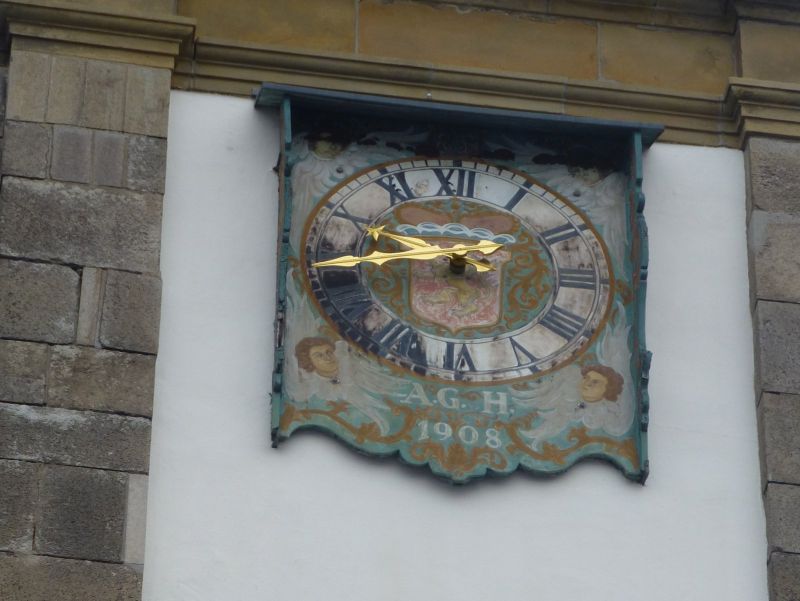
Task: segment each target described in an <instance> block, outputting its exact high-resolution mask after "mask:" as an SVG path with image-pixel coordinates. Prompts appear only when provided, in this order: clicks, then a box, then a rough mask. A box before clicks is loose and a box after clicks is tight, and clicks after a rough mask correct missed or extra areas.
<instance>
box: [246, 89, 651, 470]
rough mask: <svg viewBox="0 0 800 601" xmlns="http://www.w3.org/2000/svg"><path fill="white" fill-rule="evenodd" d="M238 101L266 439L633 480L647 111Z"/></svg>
mask: <svg viewBox="0 0 800 601" xmlns="http://www.w3.org/2000/svg"><path fill="white" fill-rule="evenodd" d="M257 106H279V107H280V108H281V112H282V128H283V131H282V149H281V161H280V165H279V167H280V178H281V179H280V181H281V210H280V219H279V221H280V223H279V227H280V236H279V241H280V242H279V248H278V257H279V267H278V278H279V281H278V286H277V290H278V293H277V318H276V337H275V340H276V352H275V369H274V378H273V393H272V433H273V444H274V445H275V446H277V444H278V443H279V442H280V441H282V440H284V439H286V438H288V437H289V436H290V435H291V434H292V433H294V432H295V431H298V430H302V429H316V430H323V431H325V432H328V433H330V434H333V435H334V436H336V437H337V438H339V439H341V440H342V441H344V442H345V443H347V444H348V445H350V446H353V447H355V448H356V449H358V450H360V451H362V452H364V453H368V454H371V455H378V456H389V455H396V456H399V457H400V458H401V459H402V460H403V461H405V462H407V463H410V464H414V465H422V466H428V467H429V468H430V470H431V471H432V472H433V473H435V474H437V475H439V476H442V477H444V478H446V479H448V480H449V481H452V482H456V483H463V482H467V481H468V480H470V479H473V478H476V477H479V476H483V475H487V474H508V473H511V472H513V471H515V470H516V469H518V468H522V469H524V470H528V471H531V472H536V473H538V474H556V473H560V472H563V471H564V470H566V469H567V468H568V467H570V466H571V465H573V464H575V463H576V462H577V461H580V460H582V459H585V458H601V459H604V460H607V461H609V462H611V463H612V464H614V465H615V466H617V467H618V468H619V469H620V470H621V471H622V472H623V473H624V474H625V475H626V476H627V477H629V478H631V479H634V480H637V481H640V482H644V480H645V478H646V477H647V472H648V462H647V444H646V431H647V415H648V396H647V374H648V369H649V362H650V354H649V353H648V352H647V350H646V348H645V338H644V301H645V289H646V279H647V236H646V228H645V224H644V219H643V216H642V210H643V208H644V196H643V194H642V191H641V182H642V165H641V154H642V148H643V147H644V146H646V145H648V144H650V143H652V141H653V140H654V139H655V138H656V137H657V135H658V133H659V132H660V129H659V128H657V127H653V126H647V125H642V124H620V123H608V122H597V121H589V120H579V119H566V118H562V117H551V116H545V115H533V114H526V113H518V112H511V111H502V110H482V111H481V110H476V109H464V108H463V107H455V106H448V105H442V104H435V103H426V102H406V101H398V100H396V99H385V98H379V97H367V96H361V95H346V94H340V93H334V92H329V91H320V90H312V89H303V88H291V87H286V86H278V85H267V84H265V85H264V86H263V87H262V89H261V91H260V93H259V95H258V98H257Z"/></svg>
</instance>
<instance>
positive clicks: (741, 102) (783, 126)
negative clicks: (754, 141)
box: [725, 77, 800, 146]
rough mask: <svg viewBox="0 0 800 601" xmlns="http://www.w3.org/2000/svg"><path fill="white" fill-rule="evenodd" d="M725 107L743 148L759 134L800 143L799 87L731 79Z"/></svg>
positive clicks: (772, 82) (780, 83)
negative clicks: (799, 140)
mask: <svg viewBox="0 0 800 601" xmlns="http://www.w3.org/2000/svg"><path fill="white" fill-rule="evenodd" d="M725 106H726V113H728V114H730V115H731V117H732V118H733V120H734V121H735V123H736V129H737V132H738V139H739V145H740V146H744V143H745V141H746V139H747V136H749V135H757V134H760V135H768V136H774V137H784V138H795V139H800V84H789V83H784V82H776V81H763V80H757V79H747V78H742V77H732V78H731V80H730V86H729V88H728V94H727V97H726V101H725Z"/></svg>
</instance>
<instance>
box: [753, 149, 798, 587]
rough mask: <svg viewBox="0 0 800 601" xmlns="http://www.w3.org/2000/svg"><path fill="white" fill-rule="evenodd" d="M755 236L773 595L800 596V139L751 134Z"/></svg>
mask: <svg viewBox="0 0 800 601" xmlns="http://www.w3.org/2000/svg"><path fill="white" fill-rule="evenodd" d="M746 153H747V161H748V166H749V170H748V204H749V223H748V236H749V246H750V271H751V273H750V283H751V291H752V303H753V326H754V337H755V353H756V398H757V402H758V419H759V430H760V432H759V438H760V444H761V475H762V486H763V494H764V508H765V511H766V516H767V543H768V547H769V549H768V565H769V579H770V597H771V599H772V601H789V600H793V599H800V512H798V508H800V436H798V432H800V285H798V283H799V282H800V255H799V254H798V251H797V243H798V241H799V240H800V141H797V140H783V139H779V138H774V137H762V136H758V137H755V136H753V137H750V138H749V139H748V141H747V146H746Z"/></svg>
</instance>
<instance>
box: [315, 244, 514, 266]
mask: <svg viewBox="0 0 800 601" xmlns="http://www.w3.org/2000/svg"><path fill="white" fill-rule="evenodd" d="M502 246H503V245H502V244H500V243H499V242H492V241H491V240H480V241H479V242H477V243H475V244H456V245H455V246H451V247H449V248H442V247H440V246H436V245H428V246H426V247H425V248H413V249H411V250H403V251H400V252H395V253H385V252H380V251H375V252H372V253H370V254H368V255H366V256H364V257H354V256H353V255H344V256H342V257H337V258H336V259H330V260H328V261H319V262H317V263H312V264H311V266H312V267H333V266H339V267H353V266H354V265H358V264H359V263H375V264H376V265H383V264H384V263H386V262H387V261H394V260H395V259H413V260H417V261H427V260H430V259H436V258H437V257H452V256H453V255H456V256H459V257H463V256H464V255H466V254H467V253H468V252H472V251H480V252H482V253H483V254H485V255H489V254H492V253H493V252H495V251H496V250H497V249H499V248H501V247H502Z"/></svg>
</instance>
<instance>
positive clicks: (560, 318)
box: [539, 305, 585, 340]
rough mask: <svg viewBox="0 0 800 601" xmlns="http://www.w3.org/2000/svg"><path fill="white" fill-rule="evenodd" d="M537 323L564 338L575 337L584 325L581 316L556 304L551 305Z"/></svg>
mask: <svg viewBox="0 0 800 601" xmlns="http://www.w3.org/2000/svg"><path fill="white" fill-rule="evenodd" d="M539 323H541V324H542V325H543V326H544V327H546V328H547V329H548V330H550V331H551V332H554V333H556V334H558V335H559V336H561V337H562V338H563V339H564V340H572V339H573V338H575V336H577V335H578V332H580V331H581V330H582V329H583V326H584V325H585V321H584V319H583V318H582V317H580V316H578V315H575V314H574V313H570V312H569V311H567V310H566V309H562V308H561V307H559V306H557V305H553V306H552V308H551V309H550V311H548V312H547V315H545V316H544V317H543V318H542V320H541V321H540V322H539Z"/></svg>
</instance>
